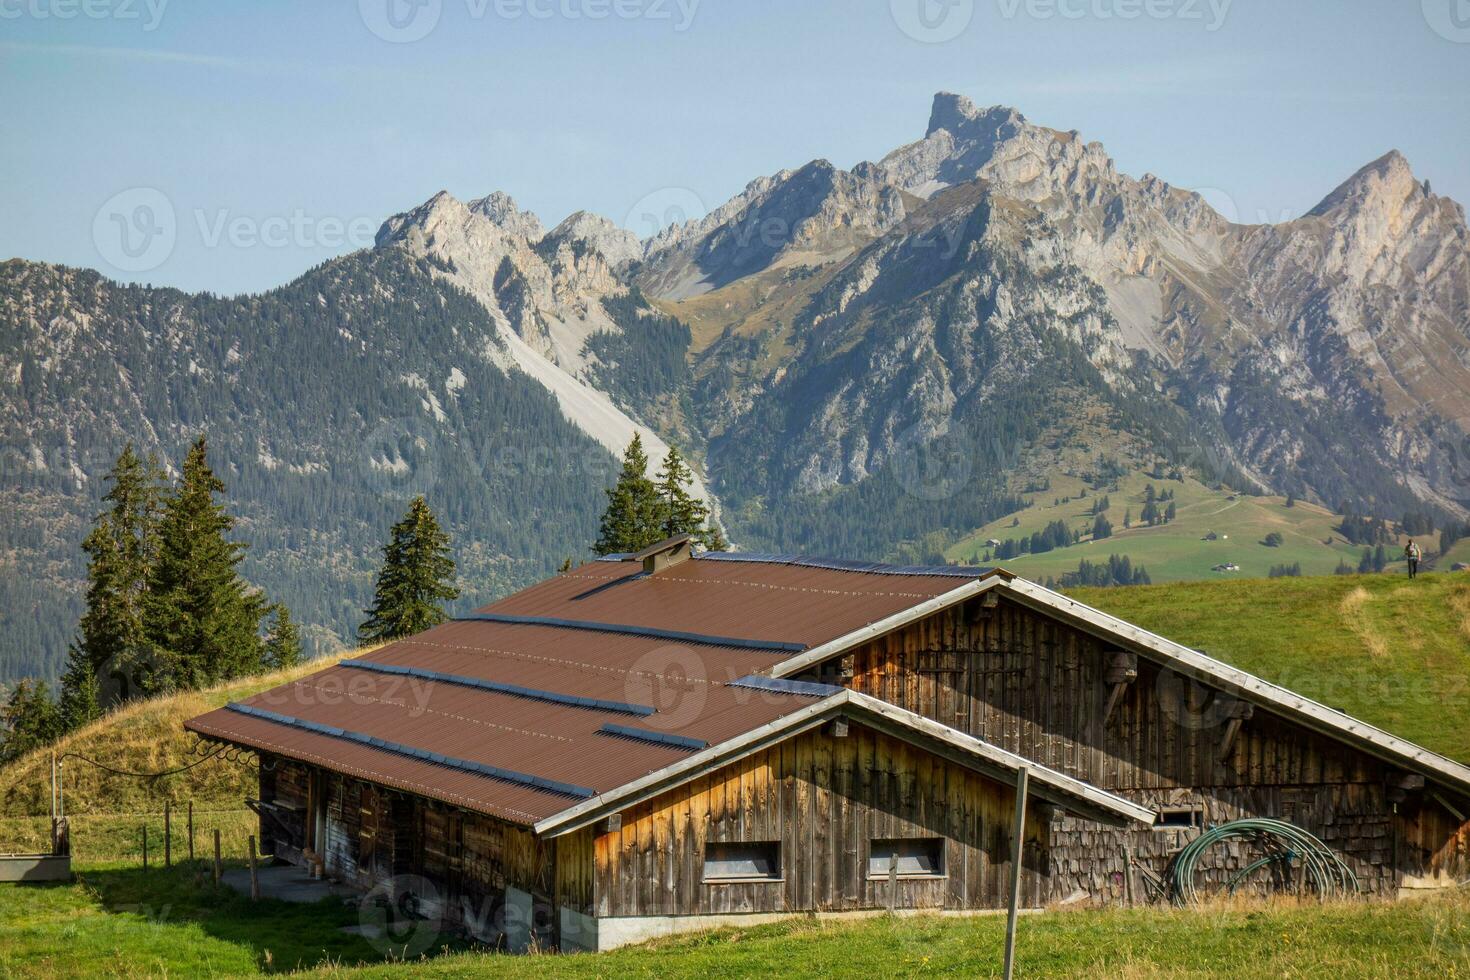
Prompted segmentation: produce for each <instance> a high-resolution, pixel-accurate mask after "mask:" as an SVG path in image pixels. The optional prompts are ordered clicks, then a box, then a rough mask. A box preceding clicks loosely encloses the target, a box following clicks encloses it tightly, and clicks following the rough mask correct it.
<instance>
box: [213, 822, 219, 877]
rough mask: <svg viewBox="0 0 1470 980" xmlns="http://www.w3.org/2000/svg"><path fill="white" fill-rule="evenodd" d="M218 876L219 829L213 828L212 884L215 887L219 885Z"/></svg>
mask: <svg viewBox="0 0 1470 980" xmlns="http://www.w3.org/2000/svg"><path fill="white" fill-rule="evenodd" d="M219 876H220V866H219V828H218V827H216V828H214V883H215V885H216V886H218V885H219Z"/></svg>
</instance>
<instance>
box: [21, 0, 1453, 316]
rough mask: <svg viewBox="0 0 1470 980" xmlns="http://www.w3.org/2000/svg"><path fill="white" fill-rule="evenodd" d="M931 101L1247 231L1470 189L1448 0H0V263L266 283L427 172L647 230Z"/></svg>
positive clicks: (871, 153)
mask: <svg viewBox="0 0 1470 980" xmlns="http://www.w3.org/2000/svg"><path fill="white" fill-rule="evenodd" d="M941 89H946V90H952V91H957V92H962V93H964V94H966V95H968V96H970V97H971V98H972V99H974V100H975V102H977V103H979V104H981V105H988V104H994V103H1005V104H1010V105H1014V106H1016V107H1017V108H1019V109H1020V110H1021V111H1022V112H1024V113H1025V114H1026V115H1027V116H1028V117H1029V118H1030V119H1032V120H1033V121H1035V122H1038V123H1041V124H1044V125H1048V126H1053V127H1056V128H1059V129H1074V128H1075V129H1078V130H1081V132H1082V134H1083V136H1084V138H1086V139H1089V140H1092V139H1096V140H1100V141H1102V142H1103V144H1104V145H1105V146H1106V147H1107V148H1108V150H1109V151H1110V152H1111V153H1112V155H1113V156H1114V158H1115V159H1116V160H1117V162H1118V165H1119V167H1120V168H1121V169H1122V170H1123V171H1125V172H1127V173H1131V174H1134V175H1141V174H1143V173H1145V172H1153V173H1155V174H1158V175H1159V176H1160V177H1163V178H1164V179H1166V180H1168V181H1170V182H1172V183H1174V184H1176V185H1179V186H1184V187H1194V188H1207V189H1209V190H1208V191H1207V195H1208V196H1209V198H1210V199H1211V201H1212V202H1213V203H1216V205H1217V206H1218V207H1220V208H1221V210H1223V211H1226V212H1227V216H1230V217H1238V218H1239V219H1240V220H1246V221H1259V220H1270V221H1275V220H1281V219H1282V218H1289V217H1292V216H1295V215H1298V214H1300V213H1302V212H1303V211H1306V210H1308V209H1310V208H1311V207H1312V206H1313V205H1314V204H1315V203H1316V202H1317V201H1318V200H1319V199H1320V198H1322V197H1323V196H1324V195H1326V194H1327V192H1328V191H1330V190H1331V189H1332V188H1333V187H1334V186H1335V185H1336V184H1338V183H1339V182H1340V181H1342V180H1343V179H1344V178H1345V177H1347V176H1348V175H1349V174H1351V173H1352V172H1353V171H1354V170H1356V169H1357V168H1358V167H1359V166H1361V165H1362V164H1364V163H1366V162H1368V161H1369V160H1371V159H1373V158H1375V157H1377V156H1379V155H1380V154H1382V153H1384V152H1385V151H1387V150H1388V149H1390V148H1393V147H1397V148H1398V149H1400V150H1402V151H1403V152H1404V153H1405V154H1406V155H1407V156H1408V158H1409V160H1410V162H1411V163H1412V164H1413V166H1414V170H1415V172H1416V173H1417V174H1418V175H1419V176H1420V177H1427V178H1429V179H1430V180H1431V182H1432V184H1433V186H1434V188H1435V190H1437V191H1439V192H1440V193H1448V194H1449V195H1451V196H1453V197H1455V198H1456V199H1457V200H1459V201H1461V202H1470V0H1422V3H1421V0H1381V2H1369V0H1358V2H1345V0H1336V2H1320V3H1317V2H1312V3H1308V2H1288V0H1233V2H1230V0H872V2H851V0H850V2H837V0H833V2H830V3H828V2H802V0H769V2H767V0H322V2H302V0H294V2H284V0H283V2H279V3H275V2H266V0H249V2H245V0H239V2H233V3H227V2H224V0H213V2H206V0H187V2H186V0H0V257H9V256H19V257H24V258H29V259H40V260H47V261H53V262H63V263H68V264H72V265H79V266H89V267H94V268H98V269H101V270H102V271H103V272H105V273H107V274H108V275H111V276H114V277H117V278H123V279H134V280H138V281H146V282H152V283H155V284H169V285H177V286H181V287H185V288H189V289H210V290H214V291H217V292H225V293H230V292H239V291H245V290H259V289H263V288H268V287H270V286H274V285H278V284H280V283H282V282H285V281H287V280H289V279H291V278H293V277H294V276H295V275H297V274H299V273H300V272H302V271H304V270H305V269H306V268H307V267H309V266H311V265H313V264H316V263H318V262H320V261H322V260H324V259H327V258H330V257H331V256H333V255H337V254H341V253H343V252H346V251H350V250H351V249H352V248H353V247H356V246H360V245H364V244H369V243H370V242H371V237H372V232H373V230H375V229H376V228H377V226H378V224H379V222H380V221H381V220H382V219H383V218H384V217H385V216H386V215H388V214H391V213H393V212H395V211H400V210H404V209H406V208H409V207H412V206H413V205H415V204H418V203H419V202H421V201H423V200H424V199H425V198H427V197H428V196H429V195H431V194H433V193H434V192H435V191H438V190H440V189H441V188H442V189H447V190H449V191H450V192H451V193H453V194H455V195H457V196H460V197H462V198H469V197H477V196H480V195H483V194H486V193H489V192H490V191H491V190H496V189H500V190H504V191H506V192H507V193H509V194H510V195H512V196H513V197H514V198H515V199H516V200H517V201H518V202H520V203H521V204H522V206H524V207H529V208H531V209H532V210H534V211H536V212H537V213H538V214H539V215H540V216H541V217H542V219H543V221H545V222H546V224H547V225H548V226H550V225H552V224H555V223H556V222H557V221H559V220H560V219H561V218H563V217H565V216H566V215H567V214H568V213H570V212H571V211H574V210H577V209H579V208H586V209H588V210H592V211H597V212H599V213H602V214H605V215H607V216H609V217H611V218H612V219H613V220H615V221H618V222H619V223H628V224H630V226H632V227H634V228H635V230H637V231H639V232H640V234H647V233H648V232H649V231H650V228H649V227H648V224H649V221H650V218H649V217H648V216H649V215H660V216H667V215H675V214H679V213H685V214H689V213H690V212H694V211H697V210H698V209H699V208H700V207H707V208H713V207H715V206H717V205H718V204H719V203H721V202H722V201H724V200H725V199H726V198H728V197H729V196H730V195H731V194H733V193H735V192H736V191H738V190H739V189H740V188H741V187H742V186H743V185H744V184H745V183H746V182H747V181H748V180H750V179H752V178H754V177H756V176H758V175H761V174H765V173H770V172H772V171H775V170H779V169H781V168H782V167H791V166H799V165H800V164H802V163H804V162H806V161H808V160H810V159H812V158H814V157H825V158H827V159H829V160H831V161H833V162H834V163H836V164H838V165H840V166H844V167H846V166H851V165H853V164H854V163H857V162H858V161H860V160H864V159H877V158H878V157H880V156H882V155H883V154H884V153H885V152H887V151H888V150H889V149H891V148H893V147H894V146H897V145H899V144H902V143H905V142H908V141H910V140H913V139H917V138H919V137H920V136H922V135H923V131H924V126H925V122H926V120H927V118H928V112H929V102H930V98H931V97H932V95H933V93H934V92H936V91H938V90H941ZM1232 210H1233V211H1234V212H1235V214H1229V212H1230V211H1232ZM170 212H171V214H170ZM691 216H693V215H691Z"/></svg>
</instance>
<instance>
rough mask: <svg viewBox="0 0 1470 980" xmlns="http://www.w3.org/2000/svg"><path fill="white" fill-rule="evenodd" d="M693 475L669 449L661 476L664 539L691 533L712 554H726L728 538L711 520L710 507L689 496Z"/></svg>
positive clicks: (659, 478) (677, 449)
mask: <svg viewBox="0 0 1470 980" xmlns="http://www.w3.org/2000/svg"><path fill="white" fill-rule="evenodd" d="M693 485H694V474H693V473H692V472H690V470H689V464H688V463H686V462H684V457H683V456H682V455H680V453H679V447H677V446H670V447H669V452H668V455H667V456H665V457H664V464H663V467H662V468H661V469H660V470H659V474H658V495H659V499H660V500H661V502H662V505H663V511H664V523H663V532H662V534H663V537H665V538H672V537H673V536H674V535H676V534H688V535H689V536H690V537H691V538H693V539H694V541H695V542H697V543H698V544H700V545H702V546H703V547H704V548H706V549H707V550H709V551H724V550H725V547H726V545H725V536H724V535H723V534H721V533H720V528H719V526H718V525H717V524H715V523H714V522H712V521H710V520H709V505H708V504H706V503H705V502H704V501H703V500H700V499H699V498H698V497H696V496H694V495H693V494H692V493H690V492H689V491H690V488H691V487H692V486H693Z"/></svg>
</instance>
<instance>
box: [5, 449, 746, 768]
mask: <svg viewBox="0 0 1470 980" xmlns="http://www.w3.org/2000/svg"><path fill="white" fill-rule="evenodd" d="M648 462H649V461H648V455H647V453H646V452H645V451H644V449H643V442H642V440H641V439H640V438H639V437H638V436H637V435H635V436H634V437H633V441H632V442H631V443H630V444H629V445H628V447H627V449H626V450H625V452H624V453H623V466H622V470H621V472H620V473H619V475H618V479H617V481H616V483H615V484H614V485H613V486H612V487H609V488H607V489H606V490H605V493H606V495H607V507H606V509H605V510H604V512H603V515H602V521H601V525H600V530H599V533H598V537H597V540H596V541H595V542H594V543H593V545H592V547H591V550H592V551H593V552H594V553H595V554H599V555H606V554H613V553H621V552H632V551H639V550H641V549H643V548H645V547H647V546H648V545H650V544H654V543H655V542H657V541H660V540H663V539H665V538H669V537H673V536H675V535H679V534H689V535H690V536H691V537H692V538H693V539H694V540H695V541H696V542H697V543H698V544H700V545H701V546H702V547H704V548H707V549H711V550H721V549H723V548H725V547H726V543H725V539H724V535H723V533H722V532H721V530H720V528H719V525H718V524H717V523H716V522H715V521H713V520H712V519H711V517H710V513H709V507H708V505H707V504H705V503H704V501H703V500H701V499H699V498H698V497H697V496H695V495H694V493H693V489H692V488H693V482H694V478H693V473H692V472H691V470H690V468H689V465H688V464H687V463H686V462H685V461H684V458H683V456H682V455H681V454H680V452H679V450H678V449H677V448H676V447H673V446H671V447H670V448H669V451H668V454H667V455H666V456H665V457H664V460H663V464H662V466H661V467H660V469H659V470H658V472H657V474H656V475H655V477H654V478H650V477H649V476H648ZM107 482H108V484H109V488H108V490H107V493H106V494H105V495H104V496H103V498H102V499H103V503H104V508H103V510H102V511H101V512H100V513H99V514H98V515H97V516H96V519H95V520H94V521H93V525H92V529H91V532H90V533H89V534H88V535H87V537H86V539H85V540H84V541H83V542H82V550H83V551H84V552H85V553H86V555H87V590H86V607H85V611H84V612H83V614H82V616H81V620H80V622H79V623H78V626H77V634H76V639H75V640H74V641H73V642H72V644H71V645H70V647H69V649H68V657H67V664H66V670H65V672H64V673H63V675H62V680H61V690H60V695H59V697H56V696H53V694H52V692H51V690H50V688H49V686H48V685H47V684H46V682H45V681H31V680H22V681H20V682H19V683H18V684H17V685H16V687H15V688H14V690H13V691H12V692H11V694H10V697H9V699H8V700H7V701H6V703H5V705H4V706H3V708H0V727H3V731H0V763H3V762H8V761H10V760H11V759H14V758H16V757H18V756H20V755H22V754H23V753H25V752H29V751H31V750H33V749H36V748H40V747H41V746H44V745H46V744H49V743H50V742H52V741H55V740H56V739H57V738H59V737H60V736H62V735H64V734H65V733H67V732H69V731H72V730H74V729H76V728H79V727H81V726H82V725H85V724H87V723H88V722H91V721H93V720H95V719H97V718H100V717H101V716H102V715H103V713H104V712H106V711H109V710H111V709H113V708H116V707H118V706H120V705H122V704H124V703H126V702H128V701H131V700H135V699H137V698H142V697H151V696H154V695H157V694H164V693H169V692H173V691H184V690H197V689H200V688H203V687H208V686H211V685H213V684H218V683H220V682H222V681H228V680H232V679H235V678H238V677H244V676H249V675H251V674H258V673H260V672H262V671H264V670H276V669H281V668H285V667H290V666H293V665H295V664H296V663H298V662H299V661H300V659H301V642H300V636H299V632H298V630H297V627H296V625H295V623H294V621H293V620H292V618H291V614H290V612H289V610H288V609H287V608H286V607H285V606H284V605H282V604H280V603H271V602H269V601H268V600H267V599H266V597H265V595H264V594H263V593H262V592H261V591H260V590H259V589H256V588H254V587H252V586H251V585H250V584H248V583H247V582H246V581H245V580H244V579H243V578H242V577H241V576H240V574H239V572H238V568H237V566H238V565H239V563H240V560H241V558H242V556H243V554H244V552H245V548H246V545H245V544H244V543H242V542H239V541H235V540H233V539H232V531H233V529H234V519H233V518H232V517H231V516H230V515H229V513H228V512H227V511H226V509H225V507H224V504H223V502H222V500H221V499H220V498H221V497H222V496H223V494H224V492H225V485H224V483H223V482H222V481H221V480H220V479H219V477H218V476H216V475H215V473H214V472H213V470H212V469H211V468H210V465H209V458H208V445H207V442H206V439H205V437H204V436H202V435H201V436H200V437H199V438H198V439H197V440H196V441H195V442H194V444H193V446H192V447H191V448H190V449H189V452H188V455H187V456H186V457H185V459H184V464H183V468H182V471H181V475H180V476H179V478H178V480H177V481H174V482H173V483H170V482H169V481H168V480H167V479H166V476H165V474H164V472H163V470H162V467H161V466H160V465H159V462H158V460H157V458H156V457H154V456H151V455H150V456H149V457H147V458H142V457H140V456H139V455H138V454H137V453H136V452H135V451H134V450H133V447H132V445H131V444H128V445H127V446H126V447H125V448H124V449H123V452H122V454H121V455H120V456H118V458H117V462H116V463H115V464H114V466H113V468H112V471H111V472H110V473H109V474H108V476H107ZM382 556H383V557H382V564H381V567H380V569H379V571H378V574H377V578H376V582H375V585H374V589H373V601H372V605H371V607H370V608H368V609H366V610H364V615H365V617H366V618H365V619H364V620H363V621H362V624H361V625H360V626H359V627H358V631H357V634H358V641H359V642H360V643H363V644H371V643H382V642H388V641H391V640H395V639H399V638H401V637H404V636H409V635H412V634H414V633H418V632H421V631H423V630H426V629H428V628H430V627H432V626H436V625H438V624H439V623H442V622H444V621H445V620H447V619H448V616H449V613H448V611H447V608H446V604H447V603H450V602H453V601H454V600H455V599H457V598H459V595H460V591H459V588H458V586H457V585H456V581H455V578H456V569H455V562H454V557H453V550H452V548H451V542H450V536H449V534H448V533H447V532H446V531H445V530H444V528H443V527H442V526H441V525H440V523H439V520H438V518H437V517H436V516H435V515H434V513H433V511H432V510H431V509H430V507H429V505H428V503H427V501H426V500H425V498H424V497H423V496H422V495H420V496H417V497H414V498H413V500H412V501H410V503H409V506H408V510H407V512H406V513H405V514H404V516H403V517H402V519H401V520H399V521H398V522H397V523H395V524H394V525H393V526H392V528H391V529H390V531H389V536H388V542H387V544H385V545H384V546H383V548H382ZM569 565H570V559H568V561H567V564H566V565H564V566H563V567H564V568H565V567H568V566H569Z"/></svg>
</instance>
